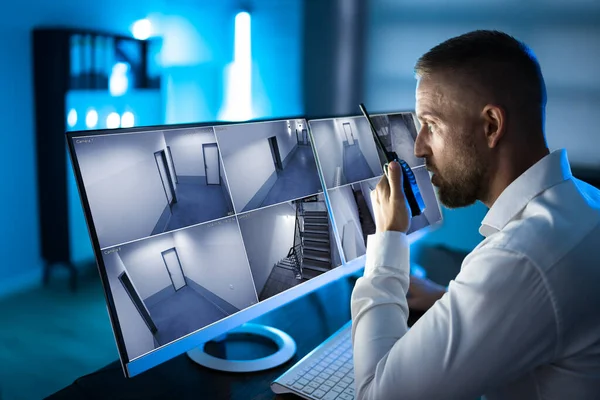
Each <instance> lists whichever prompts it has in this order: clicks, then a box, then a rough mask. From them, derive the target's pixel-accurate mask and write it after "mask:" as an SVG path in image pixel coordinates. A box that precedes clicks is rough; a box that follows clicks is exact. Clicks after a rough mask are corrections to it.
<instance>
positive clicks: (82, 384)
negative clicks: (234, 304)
mask: <svg viewBox="0 0 600 400" xmlns="http://www.w3.org/2000/svg"><path fill="white" fill-rule="evenodd" d="M354 282H355V278H348V279H343V280H340V281H338V282H334V283H332V284H330V285H328V286H325V287H323V288H320V289H319V290H318V291H316V292H313V293H311V294H309V295H306V296H304V297H302V298H300V299H298V300H296V301H294V302H293V303H289V304H286V305H285V306H282V307H280V308H278V309H277V310H274V311H272V312H270V313H268V314H265V315H263V316H261V317H260V318H257V319H256V320H254V321H252V322H255V323H260V324H265V325H268V326H273V327H275V328H279V329H281V330H283V331H285V332H287V333H288V334H289V335H290V336H292V338H294V340H295V341H296V345H297V352H296V355H295V356H294V357H293V358H292V359H291V360H290V361H288V362H287V363H285V364H284V365H282V366H280V367H277V368H274V369H271V370H268V371H262V372H256V373H244V374H235V373H226V372H220V371H213V370H210V369H207V368H204V367H202V366H200V365H198V364H196V363H194V362H193V361H191V360H190V359H189V358H188V357H187V355H185V354H183V355H181V356H178V357H176V358H174V359H172V360H170V361H167V362H166V363H164V364H161V365H159V366H157V367H155V368H153V369H151V370H149V371H146V372H144V373H142V374H140V375H138V376H136V377H133V378H131V379H127V378H125V376H124V375H123V370H122V369H121V364H120V363H119V362H118V361H115V362H113V363H111V364H109V365H107V366H106V367H104V368H102V369H100V370H98V371H96V372H94V373H92V374H90V375H87V376H84V377H81V378H79V379H77V380H76V381H75V382H74V383H73V384H72V385H70V386H68V387H66V388H64V389H63V390H61V391H59V392H57V393H55V394H54V395H52V396H50V397H49V399H52V400H62V399H81V398H86V399H188V398H189V399H192V398H193V399H211V400H213V399H214V400H218V399H244V400H246V399H248V400H249V399H253V400H254V399H261V400H262V399H280V400H282V399H298V398H299V397H296V396H294V395H278V396H276V395H275V394H274V393H273V392H272V391H271V389H270V383H271V382H272V381H273V380H274V379H276V378H277V377H279V376H280V375H281V374H283V373H284V372H285V371H286V370H287V369H288V368H290V367H291V366H292V365H294V363H296V362H297V361H299V360H300V359H301V358H302V357H304V356H305V355H306V354H308V353H309V352H310V351H312V350H313V349H314V348H315V347H316V346H318V345H319V344H320V343H321V342H323V341H324V340H325V339H326V338H327V337H329V336H330V335H331V334H333V333H334V332H335V331H337V330H338V329H339V328H340V327H341V326H342V325H344V324H345V323H346V322H348V321H349V320H350V294H351V292H352V288H353V287H354ZM411 322H412V321H411Z"/></svg>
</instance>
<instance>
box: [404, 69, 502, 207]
mask: <svg viewBox="0 0 600 400" xmlns="http://www.w3.org/2000/svg"><path fill="white" fill-rule="evenodd" d="M446 79H447V78H444V77H440V76H437V77H436V76H435V75H434V76H427V77H423V78H421V79H419V82H418V85H417V93H416V99H417V104H416V112H417V117H418V118H419V121H420V122H421V125H422V128H421V130H420V132H419V134H418V135H417V140H416V142H415V155H416V156H417V157H423V158H424V159H425V162H426V165H427V169H428V170H429V171H431V172H432V173H433V176H432V178H431V183H432V184H433V185H434V186H436V187H437V188H438V195H439V198H440V201H441V202H442V204H444V205H445V206H447V207H449V208H456V207H464V206H468V205H470V204H473V203H474V202H475V201H477V200H481V199H482V198H484V196H486V194H487V192H488V186H489V185H488V181H489V179H488V176H489V169H490V168H489V158H488V154H487V152H486V149H487V145H486V142H485V134H484V131H483V124H482V121H481V118H479V116H480V112H481V108H480V106H479V104H478V103H477V101H476V100H475V99H470V98H469V97H468V96H469V95H468V94H466V92H465V91H460V88H459V87H458V85H456V84H452V83H449V81H448V80H446Z"/></svg>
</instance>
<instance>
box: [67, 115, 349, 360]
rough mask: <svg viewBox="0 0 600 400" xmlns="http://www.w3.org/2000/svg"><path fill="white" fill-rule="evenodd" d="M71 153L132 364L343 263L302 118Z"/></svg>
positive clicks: (96, 139)
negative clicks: (153, 351) (74, 158)
mask: <svg viewBox="0 0 600 400" xmlns="http://www.w3.org/2000/svg"><path fill="white" fill-rule="evenodd" d="M73 148H74V151H75V156H76V159H77V162H78V164H79V170H80V174H81V178H82V181H83V186H84V189H85V192H86V195H87V199H88V203H89V208H90V211H91V216H92V220H93V223H94V227H95V232H96V235H97V239H98V242H99V245H100V248H101V253H102V258H103V260H102V261H103V264H104V268H105V270H106V275H107V277H108V283H109V287H110V293H111V295H112V298H113V304H114V306H115V309H116V314H117V317H118V323H119V326H120V329H121V333H122V336H123V339H124V342H125V347H126V351H127V355H128V357H129V359H130V360H133V359H135V358H137V357H139V356H142V355H144V354H146V353H148V352H150V351H152V350H154V349H156V348H158V347H161V346H163V345H166V344H168V343H170V342H172V341H174V340H177V339H179V338H181V337H183V336H185V335H188V334H190V333H192V332H194V331H196V330H198V329H201V328H203V327H205V326H207V325H210V324H212V323H214V322H217V321H219V320H221V319H223V318H225V317H227V316H229V315H231V314H233V313H236V312H238V311H240V310H242V309H244V308H247V307H249V306H251V305H253V304H256V303H257V302H259V301H262V300H264V299H267V298H270V297H272V296H275V295H277V294H279V293H281V292H282V291H284V290H286V289H289V288H291V287H293V286H296V285H299V284H301V283H303V282H305V281H307V280H309V279H312V278H314V277H316V276H318V275H321V274H323V273H326V272H327V271H329V270H331V269H333V268H336V267H338V266H340V265H341V264H342V262H341V257H340V254H339V252H338V247H337V243H336V239H335V237H334V233H333V228H332V225H331V218H330V216H329V214H328V211H327V210H328V209H327V206H326V203H325V196H324V193H323V187H322V185H321V180H320V177H319V173H318V171H317V163H316V160H315V156H314V151H313V144H312V139H311V137H310V135H309V134H308V127H307V123H306V121H305V120H303V119H298V120H280V121H270V122H261V123H247V124H239V125H238V124H236V125H221V126H215V127H203V128H185V129H165V130H162V131H160V130H151V131H145V132H134V133H119V134H108V135H95V136H86V137H76V138H73Z"/></svg>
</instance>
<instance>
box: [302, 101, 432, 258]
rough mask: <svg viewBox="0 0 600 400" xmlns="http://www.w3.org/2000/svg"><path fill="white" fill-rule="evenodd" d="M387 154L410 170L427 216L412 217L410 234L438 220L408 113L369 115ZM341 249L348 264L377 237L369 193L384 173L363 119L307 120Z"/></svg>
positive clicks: (414, 130)
mask: <svg viewBox="0 0 600 400" xmlns="http://www.w3.org/2000/svg"><path fill="white" fill-rule="evenodd" d="M371 119H372V120H373V125H375V129H376V131H377V133H378V135H379V137H380V138H381V140H382V142H383V145H384V146H385V148H386V150H387V151H394V152H395V153H396V154H397V155H398V157H399V158H401V159H403V160H405V161H406V162H407V163H408V165H409V166H410V167H411V169H412V170H413V172H414V174H415V177H416V179H417V184H418V185H419V189H420V191H421V195H422V196H423V200H424V201H425V207H426V208H425V212H424V213H423V214H421V215H419V216H417V217H414V218H412V221H411V225H410V229H409V231H408V234H410V233H413V232H415V231H417V230H419V229H422V228H425V227H427V226H429V225H431V224H433V223H436V222H438V221H440V220H441V211H440V208H439V205H438V202H437V198H436V194H435V191H434V188H433V186H432V185H431V177H430V175H429V172H428V171H427V169H426V168H425V161H424V160H423V159H422V158H418V157H415V155H414V145H415V139H416V137H417V126H416V122H415V118H414V115H413V114H412V113H409V112H407V113H393V114H383V115H373V116H371ZM309 127H310V132H311V134H312V135H313V140H314V142H315V150H316V153H317V159H318V162H319V165H320V167H321V172H322V174H323V179H324V181H325V186H326V188H327V195H328V197H329V202H330V205H331V210H332V213H333V219H334V222H335V225H336V230H337V233H338V235H339V240H340V245H341V248H342V251H343V254H344V259H345V260H346V261H351V260H354V259H356V258H357V257H360V256H362V255H364V254H365V252H366V243H367V236H368V235H370V234H373V233H375V216H374V214H373V206H372V203H371V192H372V191H373V190H374V189H375V187H376V186H377V183H378V182H379V180H380V179H381V176H382V174H383V169H382V160H381V159H380V156H379V152H378V150H377V146H376V144H375V139H374V137H373V133H372V131H371V129H370V127H369V124H368V121H367V119H366V118H365V117H363V116H357V117H347V118H331V119H320V120H311V121H309Z"/></svg>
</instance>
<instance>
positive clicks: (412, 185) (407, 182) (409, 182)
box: [359, 103, 425, 217]
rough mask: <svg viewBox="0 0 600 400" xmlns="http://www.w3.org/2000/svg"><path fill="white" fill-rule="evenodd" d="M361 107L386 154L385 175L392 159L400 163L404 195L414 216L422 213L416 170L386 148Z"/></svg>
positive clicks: (363, 107)
mask: <svg viewBox="0 0 600 400" xmlns="http://www.w3.org/2000/svg"><path fill="white" fill-rule="evenodd" d="M359 107H360V111H362V113H363V115H364V116H365V118H366V119H367V121H369V126H370V127H371V132H372V133H373V136H374V137H375V143H376V144H377V146H378V147H379V150H381V153H383V155H384V156H385V162H384V164H383V171H384V172H385V175H386V176H387V174H388V164H389V163H391V162H392V161H397V162H398V164H400V166H401V167H402V175H403V177H404V179H403V181H404V184H403V186H404V195H405V196H406V200H408V205H409V206H410V211H411V213H412V216H413V217H416V216H417V215H421V214H422V213H423V211H425V202H424V201H423V197H422V196H421V191H420V190H419V185H418V184H417V179H416V178H415V174H414V172H413V171H412V169H410V167H409V166H408V164H407V163H406V161H404V160H401V159H400V158H399V157H398V155H397V154H396V152H394V151H387V150H386V148H385V146H384V144H383V142H382V141H381V138H380V137H379V134H378V133H377V130H376V129H375V125H373V121H372V120H371V117H370V116H369V113H368V112H367V109H366V108H365V106H364V104H362V103H360V105H359ZM382 161H383V160H382Z"/></svg>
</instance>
